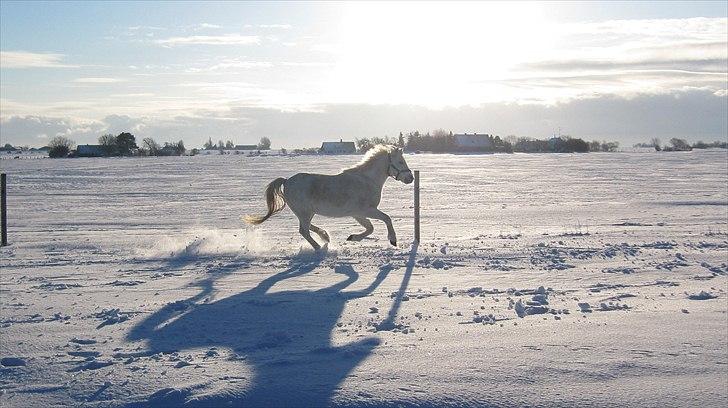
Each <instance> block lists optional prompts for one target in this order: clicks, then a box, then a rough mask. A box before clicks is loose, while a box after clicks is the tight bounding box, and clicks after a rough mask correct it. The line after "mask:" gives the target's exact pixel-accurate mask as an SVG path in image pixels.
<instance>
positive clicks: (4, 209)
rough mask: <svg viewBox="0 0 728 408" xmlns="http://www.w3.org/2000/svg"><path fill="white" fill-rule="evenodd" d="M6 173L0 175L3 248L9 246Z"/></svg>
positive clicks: (0, 214) (0, 215) (0, 216)
mask: <svg viewBox="0 0 728 408" xmlns="http://www.w3.org/2000/svg"><path fill="white" fill-rule="evenodd" d="M5 184H6V183H5V173H2V174H0V218H2V246H7V245H8V204H7V196H6V194H5Z"/></svg>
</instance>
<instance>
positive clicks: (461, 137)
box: [453, 133, 493, 150]
mask: <svg viewBox="0 0 728 408" xmlns="http://www.w3.org/2000/svg"><path fill="white" fill-rule="evenodd" d="M453 137H454V138H455V145H456V146H457V147H458V148H459V149H461V150H489V149H491V148H492V147H493V139H492V136H491V137H489V136H488V135H486V134H478V133H473V134H467V133H462V134H455V135H453Z"/></svg>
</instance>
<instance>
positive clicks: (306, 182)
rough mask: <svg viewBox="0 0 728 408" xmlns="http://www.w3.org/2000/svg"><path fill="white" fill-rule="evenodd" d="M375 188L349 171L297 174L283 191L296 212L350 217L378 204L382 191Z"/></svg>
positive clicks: (289, 180)
mask: <svg viewBox="0 0 728 408" xmlns="http://www.w3.org/2000/svg"><path fill="white" fill-rule="evenodd" d="M372 187H373V186H371V185H370V184H369V183H367V182H366V180H364V179H363V178H361V177H359V176H356V175H352V174H347V173H340V174H335V175H327V174H315V173H298V174H295V175H294V176H292V177H290V178H289V179H288V180H286V182H285V184H284V187H283V194H284V196H285V198H286V203H288V206H289V207H290V208H291V210H293V212H294V213H297V214H298V213H311V214H320V215H324V216H329V217H347V216H356V215H358V214H359V213H361V211H363V210H364V209H365V208H369V207H370V206H372V205H373V206H374V207H376V206H377V205H378V204H379V199H380V194H381V191H374V189H373V188H372Z"/></svg>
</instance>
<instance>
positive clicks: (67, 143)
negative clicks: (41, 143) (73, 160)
mask: <svg viewBox="0 0 728 408" xmlns="http://www.w3.org/2000/svg"><path fill="white" fill-rule="evenodd" d="M48 147H49V148H50V150H48V156H50V157H54V158H55V157H66V156H68V153H70V152H71V149H73V148H74V147H76V142H74V141H73V140H71V139H69V138H67V137H65V136H56V137H54V138H53V139H51V141H50V142H49V143H48Z"/></svg>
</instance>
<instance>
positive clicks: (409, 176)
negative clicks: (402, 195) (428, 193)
mask: <svg viewBox="0 0 728 408" xmlns="http://www.w3.org/2000/svg"><path fill="white" fill-rule="evenodd" d="M413 181H415V177H414V176H413V175H412V172H409V173H407V174H404V175H403V176H402V182H403V183H404V184H410V183H412V182H413Z"/></svg>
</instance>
